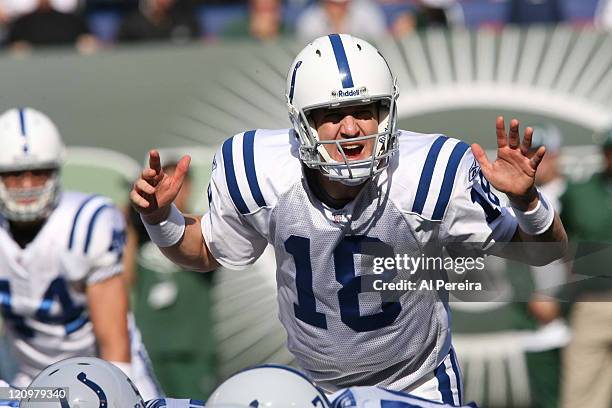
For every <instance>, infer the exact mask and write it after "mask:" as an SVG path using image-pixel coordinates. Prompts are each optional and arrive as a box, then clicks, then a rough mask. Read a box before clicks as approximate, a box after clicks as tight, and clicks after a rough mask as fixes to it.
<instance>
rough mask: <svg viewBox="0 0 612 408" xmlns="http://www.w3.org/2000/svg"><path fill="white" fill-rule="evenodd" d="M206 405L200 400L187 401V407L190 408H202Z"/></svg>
mask: <svg viewBox="0 0 612 408" xmlns="http://www.w3.org/2000/svg"><path fill="white" fill-rule="evenodd" d="M205 405H206V403H205V402H204V401H202V400H198V399H190V400H189V406H190V407H191V408H197V407H204V406H205Z"/></svg>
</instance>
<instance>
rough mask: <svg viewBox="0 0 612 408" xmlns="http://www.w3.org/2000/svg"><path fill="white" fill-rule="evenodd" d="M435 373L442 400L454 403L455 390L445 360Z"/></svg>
mask: <svg viewBox="0 0 612 408" xmlns="http://www.w3.org/2000/svg"><path fill="white" fill-rule="evenodd" d="M434 375H435V376H436V378H437V379H438V391H440V394H441V395H442V402H444V403H445V404H451V405H454V404H455V401H453V391H452V390H451V383H450V377H449V376H448V374H446V365H445V364H444V361H443V362H442V363H440V365H439V366H438V367H437V368H436V369H435V370H434Z"/></svg>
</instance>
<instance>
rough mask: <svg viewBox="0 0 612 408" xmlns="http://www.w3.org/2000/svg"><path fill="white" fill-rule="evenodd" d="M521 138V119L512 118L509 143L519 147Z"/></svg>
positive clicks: (514, 147) (511, 146) (511, 145)
mask: <svg viewBox="0 0 612 408" xmlns="http://www.w3.org/2000/svg"><path fill="white" fill-rule="evenodd" d="M519 143H520V138H519V121H518V120H516V119H512V120H511V121H510V132H509V135H508V144H509V145H510V148H512V149H516V148H517V147H519Z"/></svg>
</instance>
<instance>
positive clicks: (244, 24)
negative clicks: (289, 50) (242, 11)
mask: <svg viewBox="0 0 612 408" xmlns="http://www.w3.org/2000/svg"><path fill="white" fill-rule="evenodd" d="M282 13H283V10H282V5H281V2H280V0H249V15H248V17H247V18H245V19H242V20H238V21H236V22H234V23H232V24H230V25H229V26H227V27H226V28H225V29H224V30H223V32H222V33H221V36H222V37H224V38H248V37H249V36H250V37H251V38H253V39H256V40H260V41H268V40H275V39H276V38H278V36H279V35H282V34H287V27H286V26H285V25H284V24H283V15H282Z"/></svg>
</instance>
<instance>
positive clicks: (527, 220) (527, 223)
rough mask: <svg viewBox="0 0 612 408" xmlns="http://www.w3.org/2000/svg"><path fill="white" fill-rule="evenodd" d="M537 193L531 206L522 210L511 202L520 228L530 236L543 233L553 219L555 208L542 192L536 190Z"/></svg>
mask: <svg viewBox="0 0 612 408" xmlns="http://www.w3.org/2000/svg"><path fill="white" fill-rule="evenodd" d="M536 192H537V190H536ZM537 194H538V197H537V199H536V200H535V206H533V208H529V209H527V210H522V209H521V208H517V207H515V206H514V203H512V207H513V209H514V215H515V216H516V220H517V222H518V225H519V227H520V229H521V230H522V231H523V232H525V233H526V234H528V235H531V236H536V235H541V234H543V233H545V232H546V231H547V230H548V229H549V228H550V226H551V225H552V223H553V222H554V220H555V210H554V208H553V207H552V205H551V204H550V202H549V201H548V200H547V199H546V197H545V196H544V195H543V194H542V193H539V192H537Z"/></svg>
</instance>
